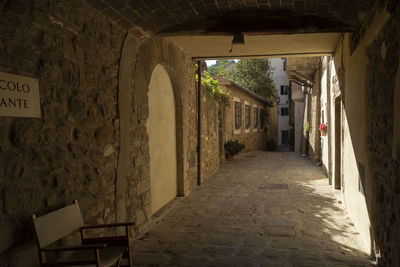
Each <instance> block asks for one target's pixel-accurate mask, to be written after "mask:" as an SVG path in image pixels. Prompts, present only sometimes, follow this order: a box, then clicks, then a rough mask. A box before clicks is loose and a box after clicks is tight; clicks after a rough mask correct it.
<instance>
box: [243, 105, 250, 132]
mask: <svg viewBox="0 0 400 267" xmlns="http://www.w3.org/2000/svg"><path fill="white" fill-rule="evenodd" d="M244 119H245V126H246V129H249V128H250V106H249V105H245V109H244Z"/></svg>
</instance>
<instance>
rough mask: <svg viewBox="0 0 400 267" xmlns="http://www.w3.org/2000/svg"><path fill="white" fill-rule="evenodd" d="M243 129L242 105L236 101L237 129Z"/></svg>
mask: <svg viewBox="0 0 400 267" xmlns="http://www.w3.org/2000/svg"><path fill="white" fill-rule="evenodd" d="M240 127H242V103H240V102H237V101H235V129H240Z"/></svg>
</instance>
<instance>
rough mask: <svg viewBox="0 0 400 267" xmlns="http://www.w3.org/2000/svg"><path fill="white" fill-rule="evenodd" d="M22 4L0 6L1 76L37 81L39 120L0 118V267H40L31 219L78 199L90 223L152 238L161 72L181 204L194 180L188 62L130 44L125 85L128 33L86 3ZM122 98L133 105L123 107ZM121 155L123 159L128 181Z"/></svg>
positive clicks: (149, 43) (161, 43)
mask: <svg viewBox="0 0 400 267" xmlns="http://www.w3.org/2000/svg"><path fill="white" fill-rule="evenodd" d="M22 2H23V3H22ZM22 2H21V1H20V2H18V3H13V2H11V1H6V2H4V1H3V2H2V3H1V4H0V9H1V10H2V16H1V18H0V27H1V29H2V31H0V47H1V48H2V49H1V50H0V71H2V72H9V73H14V74H19V75H25V76H28V77H33V78H38V79H39V85H40V100H41V111H42V118H41V119H30V118H6V117H2V118H0V196H1V198H0V238H1V239H2V242H1V244H0V262H1V264H0V265H1V266H13V267H14V266H36V265H37V251H36V243H35V242H34V238H33V234H32V229H31V220H30V215H31V214H33V213H37V214H38V215H42V214H45V213H47V212H49V211H52V210H55V209H57V208H59V207H62V206H64V205H67V204H69V203H71V202H72V200H74V199H77V200H78V202H79V203H80V207H81V211H82V214H83V219H84V221H85V222H86V223H90V224H96V223H110V222H115V221H116V220H121V218H123V219H124V220H133V221H135V222H136V224H137V225H138V227H137V228H136V234H138V235H141V234H143V233H145V232H146V231H147V230H148V228H149V226H150V223H151V210H150V200H151V195H150V194H151V192H150V181H149V180H150V179H149V175H150V174H149V161H150V158H149V151H148V136H147V132H146V127H145V125H146V121H147V117H148V104H147V103H148V101H147V93H148V85H149V81H150V77H151V74H152V71H153V69H154V67H155V66H156V65H157V64H162V65H163V66H164V67H165V69H166V70H167V72H168V74H169V76H170V79H171V82H172V86H173V88H174V94H175V102H176V122H177V126H176V133H177V162H178V163H177V169H178V177H177V180H178V195H185V194H188V193H189V192H190V191H191V190H193V189H194V187H195V186H196V178H197V166H196V165H197V164H196V163H197V160H196V158H197V152H196V148H197V109H196V83H195V78H194V74H195V73H194V64H193V61H192V59H191V58H190V57H189V56H188V55H187V54H185V53H184V52H183V51H182V50H180V49H179V48H177V47H176V46H175V45H174V44H173V43H172V42H170V41H168V40H167V39H165V38H150V39H147V40H141V41H139V40H137V39H135V38H133V39H130V42H133V46H134V47H135V52H134V53H126V55H129V57H130V59H126V58H125V59H124V61H123V62H124V63H121V64H122V65H124V66H125V67H126V66H128V68H126V69H124V71H125V73H124V75H122V76H121V73H120V70H121V69H120V60H121V51H122V48H123V43H124V36H125V35H126V32H125V31H124V30H123V29H122V28H120V27H119V26H117V25H116V24H113V23H112V22H110V21H109V20H108V19H107V18H106V17H105V16H103V15H101V14H99V13H96V11H95V10H94V9H92V8H91V7H90V6H88V5H87V4H86V2H84V1H62V2H60V1H57V2H55V1H50V0H49V1H22ZM125 44H126V43H125ZM99 55H101V56H99ZM126 70H129V71H128V73H126ZM121 77H124V79H125V81H124V86H122V87H121V83H119V81H118V79H119V78H121ZM126 77H130V78H131V80H130V81H129V82H126ZM119 90H120V91H119ZM121 90H122V91H121ZM120 95H124V96H127V99H128V101H124V104H121V103H122V101H121V97H120ZM183 103H184V104H183ZM122 106H124V107H123V108H122ZM121 112H122V113H124V114H121ZM122 115H123V116H122ZM122 117H124V121H125V122H126V121H127V122H128V123H124V125H123V126H121V125H120V118H122ZM217 127H218V125H217ZM121 131H123V132H121ZM122 137H123V138H124V142H122ZM120 144H124V148H123V149H120ZM120 150H121V151H124V155H126V156H124V159H127V160H126V162H125V163H124V166H123V171H120V169H118V168H121V166H122V165H120V163H121V162H122V160H121V157H119V151H120ZM214 167H215V166H214ZM117 170H118V171H117ZM117 173H118V175H117ZM117 177H118V179H117ZM118 200H119V202H123V203H119V202H118Z"/></svg>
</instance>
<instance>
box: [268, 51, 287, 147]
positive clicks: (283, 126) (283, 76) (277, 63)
mask: <svg viewBox="0 0 400 267" xmlns="http://www.w3.org/2000/svg"><path fill="white" fill-rule="evenodd" d="M270 62H271V66H272V68H273V69H274V70H273V72H272V80H273V81H274V83H275V86H276V88H277V89H278V95H279V98H280V101H279V104H278V144H282V131H288V130H289V129H290V127H289V116H281V108H283V107H286V108H289V96H288V95H281V85H285V86H289V79H288V76H287V73H286V71H284V70H283V59H282V58H271V59H270Z"/></svg>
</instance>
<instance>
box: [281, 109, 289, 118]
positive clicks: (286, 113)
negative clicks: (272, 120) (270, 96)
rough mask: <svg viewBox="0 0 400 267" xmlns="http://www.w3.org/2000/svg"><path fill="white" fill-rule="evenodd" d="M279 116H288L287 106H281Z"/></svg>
mask: <svg viewBox="0 0 400 267" xmlns="http://www.w3.org/2000/svg"><path fill="white" fill-rule="evenodd" d="M281 116H289V108H281Z"/></svg>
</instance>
